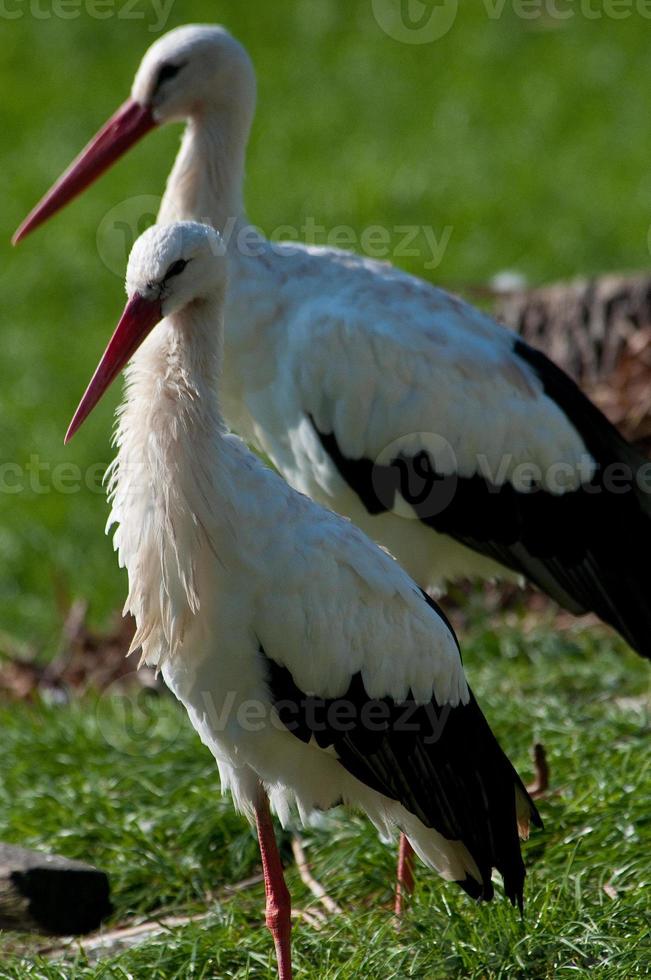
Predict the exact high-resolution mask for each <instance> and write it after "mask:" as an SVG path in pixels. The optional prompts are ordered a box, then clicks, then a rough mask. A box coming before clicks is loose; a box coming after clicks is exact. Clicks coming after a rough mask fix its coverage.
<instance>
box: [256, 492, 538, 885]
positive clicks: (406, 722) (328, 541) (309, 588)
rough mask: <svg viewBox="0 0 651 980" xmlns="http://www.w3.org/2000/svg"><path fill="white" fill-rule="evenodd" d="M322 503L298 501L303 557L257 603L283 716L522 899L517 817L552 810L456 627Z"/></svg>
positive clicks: (297, 538) (486, 880)
mask: <svg viewBox="0 0 651 980" xmlns="http://www.w3.org/2000/svg"><path fill="white" fill-rule="evenodd" d="M319 515H320V519H319ZM309 516H310V518H311V519H310V520H309V521H303V520H301V518H300V515H298V516H297V515H296V513H294V518H293V520H292V521H290V523H289V526H290V527H291V528H292V534H291V538H292V539H293V545H291V547H292V549H293V551H292V560H291V561H287V562H285V561H283V560H282V558H281V557H280V556H279V555H278V554H276V560H280V565H279V568H282V576H279V578H278V587H277V588H276V587H275V586H272V590H271V592H267V593H266V594H265V597H264V602H263V603H261V605H260V608H259V609H258V610H257V613H256V635H257V637H258V640H259V644H260V652H261V654H262V656H263V658H264V663H265V667H266V673H267V680H268V685H269V692H270V696H271V701H272V703H273V704H274V705H275V707H276V709H277V711H278V715H279V718H280V720H281V722H283V724H285V725H286V727H287V728H288V730H289V731H290V732H291V733H292V734H293V735H295V736H296V737H297V738H299V739H301V740H302V741H304V742H310V741H311V740H313V741H314V742H315V743H316V745H318V746H319V747H320V748H321V749H324V750H329V751H331V752H334V753H335V755H336V757H337V759H338V760H339V762H340V763H341V765H342V766H343V767H344V768H345V769H346V770H347V771H348V772H349V773H351V775H353V776H354V777H355V778H356V779H357V780H359V781H360V782H361V783H363V784H364V785H365V786H368V787H370V788H371V789H374V790H376V791H377V792H379V793H381V794H383V795H384V796H386V797H388V798H389V799H391V800H395V801H398V802H399V803H401V804H402V805H403V806H404V807H405V808H406V809H407V810H408V811H409V812H410V813H412V814H414V815H415V816H416V817H417V818H418V819H419V820H420V821H421V822H422V823H423V824H424V826H425V827H431V828H433V829H435V830H436V831H437V832H438V833H439V834H441V835H442V836H443V837H444V838H445V839H446V840H448V841H461V842H462V843H463V844H464V845H465V846H466V847H467V849H468V851H469V852H470V854H471V855H472V857H473V859H474V861H475V862H476V865H477V868H478V870H479V872H480V875H479V879H476V880H475V879H473V878H472V877H471V876H469V877H468V878H467V879H465V880H464V881H460V882H459V884H461V885H462V886H463V887H464V888H465V889H466V891H468V892H469V893H470V894H471V895H474V896H475V897H483V898H486V899H488V898H490V897H491V896H492V885H491V870H492V868H497V869H498V870H499V871H500V873H501V874H502V875H503V877H504V881H505V888H506V891H507V894H508V895H509V897H510V898H511V899H512V901H521V897H522V885H523V881H524V866H523V864H522V859H521V856H520V850H519V844H518V825H519V824H521V825H522V827H523V828H524V827H526V826H527V825H528V821H529V820H530V819H531V820H533V821H534V822H536V823H538V822H539V819H538V816H537V813H536V811H535V808H534V807H533V805H532V804H531V801H530V800H529V798H528V796H527V793H526V790H525V789H524V787H523V785H522V783H521V782H520V779H519V777H518V776H517V774H516V772H515V770H514V769H513V767H512V766H511V764H510V762H509V761H508V759H507V758H506V756H505V755H504V753H503V752H502V750H501V749H500V747H499V745H498V743H497V741H496V739H495V737H494V736H493V734H492V732H491V730H490V728H489V726H488V724H487V722H486V720H485V719H484V717H483V715H482V713H481V711H480V710H479V708H478V706H477V704H476V702H475V700H474V698H473V696H472V694H471V693H470V692H469V690H468V688H467V685H466V681H465V678H464V675H463V670H462V666H461V658H460V654H459V650H458V647H457V645H456V640H455V638H454V634H453V632H452V630H451V627H450V626H449V624H448V623H447V621H446V620H445V618H444V616H443V614H442V613H441V611H440V610H439V609H438V607H437V606H436V604H435V603H434V602H433V600H432V599H430V598H429V597H428V596H427V595H425V594H424V593H422V592H421V591H420V590H418V589H417V588H416V587H415V586H414V585H413V583H411V581H410V579H409V578H408V577H407V576H406V575H405V573H404V572H403V571H402V570H401V569H400V567H399V566H398V565H397V564H396V562H395V561H393V559H391V558H390V557H389V556H388V555H386V554H385V553H383V552H382V551H381V550H380V549H378V548H377V547H375V546H373V545H372V544H371V543H370V542H369V541H368V540H367V539H366V538H365V537H364V536H363V535H362V534H361V533H360V532H359V531H358V530H357V529H356V528H354V527H353V526H352V525H351V524H349V523H348V522H346V521H343V520H342V519H341V518H338V517H336V516H335V515H333V514H329V513H327V512H325V511H321V510H320V509H318V508H317V507H316V506H314V505H311V506H310V508H309ZM286 538H287V528H285V535H284V540H285V539H286ZM297 552H298V555H297ZM299 556H300V558H302V559H304V561H305V565H303V564H302V562H301V561H300V560H297V558H299Z"/></svg>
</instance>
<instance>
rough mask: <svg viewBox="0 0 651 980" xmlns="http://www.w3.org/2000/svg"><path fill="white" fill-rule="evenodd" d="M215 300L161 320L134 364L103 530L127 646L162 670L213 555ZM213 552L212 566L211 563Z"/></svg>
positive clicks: (217, 534) (216, 539) (191, 613)
mask: <svg viewBox="0 0 651 980" xmlns="http://www.w3.org/2000/svg"><path fill="white" fill-rule="evenodd" d="M218 321H219V314H218V310H217V309H216V307H215V303H214V302H212V303H207V302H204V303H194V304H191V305H190V306H189V307H187V308H186V309H184V310H183V311H181V312H180V313H177V314H175V315H174V316H173V317H171V318H168V319H167V320H164V321H162V322H161V323H160V324H159V325H158V326H157V327H156V328H155V329H154V331H153V332H152V334H151V335H150V337H149V338H148V339H147V340H146V341H145V343H144V344H143V345H142V347H141V348H140V350H139V351H138V352H137V354H136V355H135V357H134V358H133V360H132V362H131V364H130V365H129V368H128V369H127V373H126V397H125V401H124V402H123V404H122V406H121V408H120V410H119V413H118V425H117V432H116V437H115V442H116V445H117V447H118V453H117V457H116V459H115V460H114V462H113V464H112V467H111V473H110V479H109V498H110V501H111V504H112V508H111V514H110V517H109V522H108V527H110V526H111V525H113V524H117V525H118V526H117V530H116V532H115V538H114V542H115V548H116V550H117V551H118V555H119V562H120V566H121V567H126V568H127V571H128V575H129V595H128V598H127V602H126V607H125V608H126V610H128V611H130V612H131V613H132V614H133V616H134V617H135V620H136V624H137V633H136V637H135V639H134V643H133V644H132V650H135V649H137V648H138V647H142V657H143V659H144V660H146V661H147V662H148V663H152V664H156V665H158V666H161V665H162V663H163V661H164V660H165V659H166V658H167V657H168V656H169V657H173V656H175V655H176V654H177V653H178V652H179V651H180V649H181V646H182V644H183V640H184V636H185V634H186V631H187V629H188V627H189V625H190V624H191V622H192V621H193V619H194V617H195V615H196V613H197V612H198V610H199V607H200V605H201V602H202V596H201V594H200V588H199V583H201V584H202V585H203V586H204V588H205V587H206V585H207V584H208V583H207V580H206V576H205V574H204V573H205V568H207V567H210V566H211V565H212V564H214V558H215V555H216V554H217V556H219V549H220V544H221V538H222V536H223V534H225V533H228V528H230V522H228V518H227V515H224V518H223V522H221V521H220V514H219V513H217V509H218V508H219V506H220V494H219V485H220V478H219V472H220V455H221V452H222V450H223V449H224V448H225V445H224V434H225V429H224V424H223V421H222V418H221V415H220V412H219V406H218V402H217V395H216V393H215V379H216V377H217V374H218V370H219V361H220V346H221V331H220V330H219V329H218V328H216V324H217V323H218ZM210 556H212V562H211V561H210Z"/></svg>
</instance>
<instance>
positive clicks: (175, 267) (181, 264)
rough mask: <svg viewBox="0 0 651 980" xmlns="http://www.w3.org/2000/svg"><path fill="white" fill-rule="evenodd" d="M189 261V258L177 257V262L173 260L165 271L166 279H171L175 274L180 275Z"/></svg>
mask: <svg viewBox="0 0 651 980" xmlns="http://www.w3.org/2000/svg"><path fill="white" fill-rule="evenodd" d="M188 261H189V260H188V259H177V261H176V262H173V263H172V265H171V266H170V267H169V269H168V270H167V272H166V273H165V279H166V280H167V279H171V278H172V277H173V276H178V275H180V274H181V273H182V272H183V270H184V269H185V267H186V265H187V264H188Z"/></svg>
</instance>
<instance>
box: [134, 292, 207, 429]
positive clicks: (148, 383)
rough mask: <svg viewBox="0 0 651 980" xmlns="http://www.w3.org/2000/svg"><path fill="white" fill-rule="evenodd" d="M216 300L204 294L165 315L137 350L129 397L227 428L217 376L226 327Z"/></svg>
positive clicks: (190, 426)
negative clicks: (223, 327)
mask: <svg viewBox="0 0 651 980" xmlns="http://www.w3.org/2000/svg"><path fill="white" fill-rule="evenodd" d="M220 322H221V321H220V317H219V314H218V310H217V307H216V304H215V302H214V301H212V302H211V301H208V300H201V301H195V302H194V303H191V304H189V305H188V306H187V307H185V308H184V309H183V310H180V311H178V312H177V313H174V314H173V315H172V316H170V317H168V318H167V319H165V320H163V321H162V322H161V323H160V324H159V325H158V326H157V327H156V329H155V330H154V331H153V332H152V333H151V335H150V336H149V337H148V338H147V340H146V341H145V343H144V344H143V345H142V346H141V348H140V349H139V350H138V352H137V353H136V354H135V356H134V358H133V360H132V362H131V365H130V368H129V374H128V378H129V384H128V396H127V401H128V402H129V403H131V404H138V405H140V406H142V405H143V404H145V405H148V406H149V408H150V410H151V412H152V413H154V414H155V413H157V412H158V411H159V410H160V409H161V407H163V408H164V412H165V414H166V415H168V414H172V415H174V416H176V417H177V418H179V419H181V420H185V421H186V422H187V423H189V424H188V426H187V428H188V431H190V432H191V431H193V430H194V424H195V423H197V422H200V423H201V425H200V428H201V429H202V430H204V431H205V429H206V425H207V426H208V428H210V429H213V430H218V431H222V430H223V429H224V423H223V421H222V416H221V413H220V410H219V402H218V397H217V391H216V384H215V382H216V379H217V377H218V375H219V372H220V367H221V352H222V339H223V330H222V329H221V328H220V327H217V326H216V325H217V324H219V323H220Z"/></svg>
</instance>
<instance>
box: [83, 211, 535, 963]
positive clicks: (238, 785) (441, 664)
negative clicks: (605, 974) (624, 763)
mask: <svg viewBox="0 0 651 980" xmlns="http://www.w3.org/2000/svg"><path fill="white" fill-rule="evenodd" d="M226 265H227V262H226V259H225V257H224V254H223V249H222V248H221V240H220V238H219V236H218V234H217V233H216V232H215V231H214V230H213V229H212V228H209V227H207V226H206V225H200V224H196V223H193V222H183V223H177V224H173V225H170V226H165V227H163V226H157V227H154V228H150V229H149V230H148V231H147V232H145V234H144V235H143V236H142V237H141V238H140V239H139V240H138V241H137V243H136V245H135V246H134V249H133V252H132V254H131V258H130V260H129V266H128V271H127V293H128V296H129V300H128V303H127V306H126V308H125V310H124V313H123V314H122V318H121V319H120V322H119V324H118V326H117V328H116V330H115V333H114V335H113V337H112V338H111V341H110V343H109V345H108V347H107V349H106V351H105V353H104V356H103V358H102V360H101V362H100V365H99V367H98V368H97V370H96V372H95V374H94V376H93V379H92V381H91V382H90V384H89V386H88V389H87V390H86V393H85V395H84V397H83V399H82V401H81V403H80V405H79V408H78V409H77V412H76V414H75V416H74V418H73V421H72V422H71V424H70V428H69V429H68V433H67V435H66V441H67V440H68V439H69V438H70V437H71V436H72V435H73V434H74V432H75V431H76V430H77V429H78V428H79V426H80V425H81V424H82V422H83V421H84V419H85V418H86V416H87V415H88V414H89V412H90V411H91V410H92V408H93V407H94V406H95V405H96V404H97V402H98V401H99V399H100V398H101V396H102V394H103V392H104V391H105V390H106V388H107V387H108V386H109V385H110V384H111V382H112V381H113V380H114V379H115V377H116V376H117V375H118V373H119V372H120V371H121V369H122V368H123V367H124V365H125V363H126V362H127V361H128V360H129V358H132V360H131V364H130V366H129V368H128V370H127V384H126V397H125V401H124V403H123V405H122V407H121V408H120V410H119V421H118V428H117V435H116V442H117V446H118V453H117V457H116V459H115V461H114V464H113V467H112V473H111V479H110V496H111V501H112V511H111V516H110V519H109V525H117V530H116V533H115V546H116V549H117V551H118V555H119V561H120V564H121V565H123V566H126V568H127V571H128V576H129V597H128V600H127V607H128V608H129V609H130V611H131V612H132V613H133V615H134V617H135V620H136V623H137V634H136V637H135V639H134V648H141V650H142V660H143V661H145V662H147V663H148V664H152V665H155V666H156V667H157V668H159V669H160V670H161V671H162V673H163V677H164V678H165V681H166V683H167V684H168V685H169V687H170V688H171V690H172V691H173V692H174V694H175V695H176V696H177V697H178V698H179V700H180V701H181V702H182V703H183V704H184V705H185V707H186V709H187V711H188V714H189V716H190V719H191V721H192V724H193V725H194V727H195V729H196V730H197V732H198V734H199V736H200V737H201V739H202V741H203V742H204V743H205V744H206V745H207V746H208V748H209V749H210V750H211V752H212V753H213V755H214V756H215V759H216V761H217V766H218V768H219V772H220V776H221V782H222V786H223V787H224V788H229V789H230V791H231V793H232V795H233V799H234V801H235V804H236V806H237V807H238V808H239V809H240V810H241V811H242V812H243V813H245V814H246V815H247V816H248V817H249V818H250V819H251V820H254V821H255V823H256V826H257V831H258V837H259V841H260V852H261V856H262V864H263V869H264V875H265V886H266V894H267V912H266V918H267V924H268V926H269V928H270V930H271V932H272V934H273V937H274V941H275V945H276V954H277V959H278V972H279V976H280V978H281V980H288V978H290V977H291V956H290V905H289V893H288V891H287V888H286V886H285V882H284V878H283V872H282V866H281V863H280V858H279V856H278V851H277V847H276V841H275V836H274V830H273V826H272V822H271V817H270V810H269V805H268V798H270V799H271V805H272V807H273V809H274V810H275V811H276V813H277V814H278V816H279V817H280V819H281V821H284V820H285V819H286V818H287V816H288V814H289V812H290V811H292V810H294V809H296V810H297V811H298V814H299V815H300V817H301V818H303V819H305V818H307V817H308V816H309V815H310V814H311V813H312V812H313V811H314V810H316V809H318V810H327V809H329V808H331V807H333V806H336V805H338V804H339V803H342V802H343V803H345V804H348V805H350V806H354V807H357V808H359V809H361V810H363V811H364V812H365V813H366V814H367V815H368V816H369V818H370V819H371V820H372V821H373V823H374V824H375V825H376V827H377V828H378V829H379V830H380V832H381V833H383V834H389V833H391V832H392V831H393V830H395V828H400V829H401V830H403V831H404V832H405V833H406V834H407V835H408V838H409V840H410V842H411V843H412V845H413V847H414V848H415V849H416V851H417V852H418V854H419V855H420V856H421V858H422V859H423V860H424V861H425V862H426V863H427V864H428V865H429V866H430V867H432V868H434V869H435V870H436V871H438V872H439V874H441V875H442V876H443V877H444V878H446V879H448V880H450V881H456V882H457V883H458V884H459V885H461V887H462V888H464V889H465V890H466V891H467V892H468V893H469V894H470V895H472V896H474V897H476V898H484V899H490V898H491V897H492V895H493V885H492V882H491V871H492V869H493V868H496V869H497V870H498V871H499V872H500V873H501V875H502V877H503V880H504V888H505V892H506V895H507V896H508V897H509V898H510V899H511V901H512V902H514V903H515V902H517V903H519V904H520V906H521V905H522V890H523V882H524V876H525V870H524V865H523V862H522V857H521V854H520V845H519V839H518V835H519V834H520V836H522V837H526V835H527V833H528V829H529V823H530V821H531V822H533V823H534V824H537V825H538V824H539V823H540V820H539V817H538V814H537V812H536V809H535V807H534V805H533V803H532V802H531V800H530V799H529V797H528V794H527V792H526V790H525V788H524V786H523V785H522V783H521V781H520V779H519V778H518V776H517V774H516V772H515V770H514V769H513V767H512V766H511V764H510V762H509V761H508V759H507V758H506V756H505V755H504V753H503V752H502V750H501V749H500V747H499V745H498V743H497V741H496V739H495V737H494V736H493V734H492V732H491V731H490V728H489V727H488V724H487V722H486V721H485V719H484V717H483V715H482V714H481V712H480V710H479V707H478V706H477V703H476V701H475V700H474V698H473V696H472V693H471V692H470V690H469V688H468V685H467V683H466V679H465V676H464V672H463V668H462V665H461V657H460V653H459V649H458V646H457V643H456V639H455V636H454V634H453V632H452V630H451V628H450V626H449V624H448V623H447V621H446V620H445V618H444V616H443V615H442V614H441V612H440V611H439V610H438V608H437V606H436V605H435V603H434V602H433V600H432V599H430V598H429V597H428V596H427V595H426V594H425V593H423V592H422V591H421V590H420V589H419V588H418V586H417V585H416V584H415V583H414V582H412V581H411V580H410V578H409V577H408V576H407V574H406V573H405V572H404V571H403V570H402V569H401V568H400V566H399V565H398V563H397V562H395V561H394V560H393V559H392V558H390V557H389V556H388V555H387V554H386V552H385V551H383V550H382V549H380V548H378V547H377V545H375V544H373V543H372V542H371V541H370V540H369V539H368V538H366V537H365V535H364V534H363V533H362V532H361V531H359V530H358V529H357V528H355V526H354V525H352V524H351V523H350V522H349V521H347V520H345V519H344V518H341V517H339V516H338V515H336V514H334V513H332V512H331V511H329V510H326V509H325V508H322V507H320V506H319V505H318V504H316V503H313V502H312V501H311V500H309V499H308V498H307V497H304V496H302V495H301V494H299V493H297V492H296V491H295V490H293V489H291V488H290V487H289V486H288V485H287V483H285V481H284V480H282V479H281V478H280V477H279V476H277V475H276V474H275V473H273V472H272V471H271V470H269V469H268V468H267V467H265V466H264V465H263V464H262V463H261V462H260V461H259V460H258V459H257V458H256V457H255V456H254V455H253V454H252V453H251V452H250V451H249V450H248V449H247V448H246V446H245V445H244V443H242V442H241V441H240V440H239V439H238V438H237V437H236V436H233V435H231V434H229V433H228V431H227V429H226V427H225V424H224V422H223V419H222V416H221V411H220V404H219V398H220V395H221V388H222V386H223V384H224V383H227V382H226V374H227V372H228V370H229V368H225V370H224V375H223V377H222V376H221V375H220V366H221V365H220V361H221V346H222V330H221V328H220V323H221V318H222V309H223V305H224V297H225V291H226ZM218 377H221V378H222V380H221V381H220V382H219V384H216V382H217V378H218ZM218 389H219V390H218Z"/></svg>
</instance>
